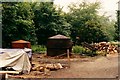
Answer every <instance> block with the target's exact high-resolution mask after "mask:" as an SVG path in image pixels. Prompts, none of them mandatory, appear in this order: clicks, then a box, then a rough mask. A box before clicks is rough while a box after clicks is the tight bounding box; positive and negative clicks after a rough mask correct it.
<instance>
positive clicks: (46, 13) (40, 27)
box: [32, 2, 70, 44]
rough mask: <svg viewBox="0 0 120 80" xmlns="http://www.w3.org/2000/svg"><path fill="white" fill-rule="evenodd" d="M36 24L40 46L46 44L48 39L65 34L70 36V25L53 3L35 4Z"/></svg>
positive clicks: (33, 6)
mask: <svg viewBox="0 0 120 80" xmlns="http://www.w3.org/2000/svg"><path fill="white" fill-rule="evenodd" d="M32 9H33V12H34V14H35V17H34V22H35V28H36V34H37V38H38V43H39V44H46V41H47V39H48V37H50V36H53V35H56V34H63V35H66V36H68V35H69V26H70V25H69V24H68V23H67V22H66V21H65V19H64V17H62V16H61V12H62V10H60V9H58V10H59V11H57V10H56V8H55V6H54V5H53V2H41V3H34V4H33V5H32Z"/></svg>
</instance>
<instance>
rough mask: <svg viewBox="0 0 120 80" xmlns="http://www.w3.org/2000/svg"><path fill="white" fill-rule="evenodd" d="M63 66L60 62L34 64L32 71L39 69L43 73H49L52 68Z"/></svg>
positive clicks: (56, 68)
mask: <svg viewBox="0 0 120 80" xmlns="http://www.w3.org/2000/svg"><path fill="white" fill-rule="evenodd" d="M62 68H63V66H62V65H61V64H60V63H54V64H53V63H51V64H50V63H49V64H39V65H38V64H37V65H36V64H35V66H34V67H33V68H32V71H40V72H44V74H47V73H49V72H50V71H52V70H58V69H62Z"/></svg>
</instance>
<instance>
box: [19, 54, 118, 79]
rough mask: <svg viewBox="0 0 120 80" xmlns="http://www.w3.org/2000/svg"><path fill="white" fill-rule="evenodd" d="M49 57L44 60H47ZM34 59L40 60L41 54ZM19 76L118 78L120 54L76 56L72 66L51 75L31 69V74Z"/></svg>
mask: <svg viewBox="0 0 120 80" xmlns="http://www.w3.org/2000/svg"><path fill="white" fill-rule="evenodd" d="M47 59H48V58H46V59H44V60H46V61H47ZM33 60H34V61H38V62H39V61H41V60H42V59H41V58H40V57H39V55H34V58H33ZM56 60H57V59H55V61H56ZM48 61H50V60H49V59H48ZM19 76H21V77H23V78H116V77H117V76H118V55H117V54H114V55H108V56H107V57H104V56H99V57H95V58H75V59H73V60H72V59H71V63H70V68H67V69H66V68H64V69H60V70H57V71H50V75H44V74H41V73H39V71H38V72H34V71H31V72H30V74H27V75H24V74H23V75H19ZM30 80H32V79H30Z"/></svg>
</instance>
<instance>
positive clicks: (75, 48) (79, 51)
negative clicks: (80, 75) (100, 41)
mask: <svg viewBox="0 0 120 80" xmlns="http://www.w3.org/2000/svg"><path fill="white" fill-rule="evenodd" d="M72 49H73V50H72V52H73V53H77V54H82V52H84V51H85V48H84V47H82V46H77V45H76V46H73V48H72Z"/></svg>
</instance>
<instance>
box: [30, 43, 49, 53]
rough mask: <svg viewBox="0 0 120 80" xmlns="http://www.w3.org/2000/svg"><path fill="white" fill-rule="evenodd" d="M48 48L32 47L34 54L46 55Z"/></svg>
mask: <svg viewBox="0 0 120 80" xmlns="http://www.w3.org/2000/svg"><path fill="white" fill-rule="evenodd" d="M46 50H47V49H46V47H45V46H44V45H32V52H36V53H45V52H46Z"/></svg>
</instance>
